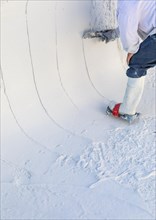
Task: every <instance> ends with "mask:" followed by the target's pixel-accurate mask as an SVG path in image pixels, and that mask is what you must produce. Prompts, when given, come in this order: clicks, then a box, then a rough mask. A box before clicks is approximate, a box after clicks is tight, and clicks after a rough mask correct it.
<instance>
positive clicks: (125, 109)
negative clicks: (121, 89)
mask: <svg viewBox="0 0 156 220" xmlns="http://www.w3.org/2000/svg"><path fill="white" fill-rule="evenodd" d="M144 82H145V76H143V77H141V78H128V82H127V88H126V91H125V96H124V99H123V102H122V104H121V105H120V108H119V113H120V114H122V115H124V114H126V115H135V113H136V108H137V106H138V104H139V102H140V99H141V97H142V93H143V90H144ZM116 104H117V103H115V102H114V101H112V102H111V103H110V104H109V108H110V109H111V110H112V111H113V109H114V107H115V105H116Z"/></svg>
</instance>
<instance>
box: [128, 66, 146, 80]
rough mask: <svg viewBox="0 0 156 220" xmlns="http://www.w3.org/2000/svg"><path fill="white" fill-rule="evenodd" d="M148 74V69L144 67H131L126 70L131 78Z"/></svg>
mask: <svg viewBox="0 0 156 220" xmlns="http://www.w3.org/2000/svg"><path fill="white" fill-rule="evenodd" d="M146 74H147V71H146V69H142V68H140V69H135V68H132V67H130V68H129V69H128V70H127V72H126V75H127V76H128V77H130V78H140V77H142V76H146Z"/></svg>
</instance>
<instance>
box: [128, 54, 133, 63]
mask: <svg viewBox="0 0 156 220" xmlns="http://www.w3.org/2000/svg"><path fill="white" fill-rule="evenodd" d="M133 55H134V53H128V54H127V64H128V65H129V61H130V59H131V58H132V56H133Z"/></svg>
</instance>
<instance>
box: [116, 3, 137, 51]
mask: <svg viewBox="0 0 156 220" xmlns="http://www.w3.org/2000/svg"><path fill="white" fill-rule="evenodd" d="M122 2H123V3H122V5H120V7H119V8H118V15H117V18H118V25H119V31H120V38H121V42H122V45H123V48H124V50H126V51H127V52H128V53H136V52H137V51H138V49H139V45H140V38H139V35H138V24H139V17H138V13H137V6H136V5H132V4H128V2H127V1H126V4H124V3H125V1H122ZM135 6H136V7H135Z"/></svg>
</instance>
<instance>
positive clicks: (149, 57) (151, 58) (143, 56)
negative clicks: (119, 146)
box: [109, 34, 156, 115]
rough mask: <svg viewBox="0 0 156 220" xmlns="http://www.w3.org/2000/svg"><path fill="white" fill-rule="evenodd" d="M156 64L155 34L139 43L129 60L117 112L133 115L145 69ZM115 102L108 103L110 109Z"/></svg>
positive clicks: (138, 99)
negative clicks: (126, 78)
mask: <svg viewBox="0 0 156 220" xmlns="http://www.w3.org/2000/svg"><path fill="white" fill-rule="evenodd" d="M155 65H156V34H155V35H152V36H150V37H148V38H147V39H146V40H145V41H143V42H142V43H141V45H140V48H139V50H138V52H137V53H136V54H134V55H133V57H132V58H131V60H130V63H129V69H128V70H127V73H126V74H127V76H128V83H127V88H126V91H125V95H124V99H123V102H122V104H121V105H120V108H119V113H121V114H129V115H133V114H135V113H136V109H137V106H138V104H139V102H140V100H141V97H142V93H143V89H144V81H145V75H146V74H147V70H148V69H149V68H152V67H154V66H155ZM114 106H115V104H112V103H111V104H110V106H109V107H110V109H111V110H113V109H114Z"/></svg>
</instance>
